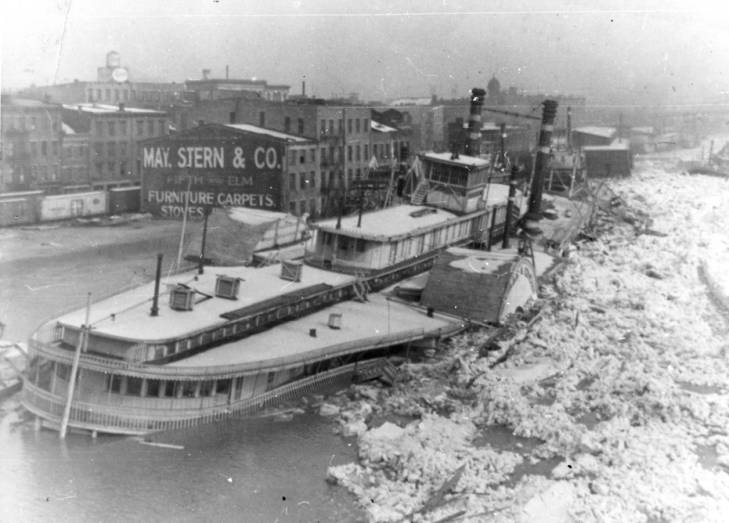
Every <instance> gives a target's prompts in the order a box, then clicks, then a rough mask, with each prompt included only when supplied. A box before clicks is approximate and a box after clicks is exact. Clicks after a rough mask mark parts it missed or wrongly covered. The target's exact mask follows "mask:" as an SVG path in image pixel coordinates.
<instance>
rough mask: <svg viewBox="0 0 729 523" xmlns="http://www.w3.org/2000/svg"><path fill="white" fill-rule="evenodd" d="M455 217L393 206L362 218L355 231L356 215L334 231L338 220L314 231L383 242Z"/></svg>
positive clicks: (432, 209) (432, 210) (430, 209)
mask: <svg viewBox="0 0 729 523" xmlns="http://www.w3.org/2000/svg"><path fill="white" fill-rule="evenodd" d="M454 218H456V215H455V214H454V213H452V212H449V211H444V210H443V209H436V208H435V207H427V206H424V205H408V204H403V205H395V206H393V207H385V208H384V209H377V210H375V211H371V212H366V213H363V214H362V224H361V227H357V221H358V220H359V217H358V216H357V215H352V216H343V217H342V221H341V227H340V228H339V229H337V218H330V219H327V220H322V221H319V222H316V223H315V224H314V228H316V229H321V230H323V231H327V232H331V233H333V234H341V235H344V236H350V237H353V238H366V239H373V240H378V241H386V240H390V239H393V238H396V237H398V236H402V235H407V234H414V233H415V232H416V231H418V230H421V229H425V228H429V227H432V226H435V225H439V224H443V223H446V222H448V221H450V220H453V219H454Z"/></svg>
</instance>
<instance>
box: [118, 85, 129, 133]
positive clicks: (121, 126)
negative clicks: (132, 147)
mask: <svg viewBox="0 0 729 523" xmlns="http://www.w3.org/2000/svg"><path fill="white" fill-rule="evenodd" d="M124 92H126V91H124ZM119 134H121V135H122V136H126V135H127V121H126V120H120V121H119Z"/></svg>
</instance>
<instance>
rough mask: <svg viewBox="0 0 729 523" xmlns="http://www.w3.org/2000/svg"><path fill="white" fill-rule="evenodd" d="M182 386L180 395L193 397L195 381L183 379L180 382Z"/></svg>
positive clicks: (195, 386) (195, 387)
mask: <svg viewBox="0 0 729 523" xmlns="http://www.w3.org/2000/svg"><path fill="white" fill-rule="evenodd" d="M180 385H181V386H182V397H183V398H194V397H195V389H197V382H196V381H183V382H181V383H180Z"/></svg>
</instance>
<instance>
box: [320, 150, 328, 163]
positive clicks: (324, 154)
mask: <svg viewBox="0 0 729 523" xmlns="http://www.w3.org/2000/svg"><path fill="white" fill-rule="evenodd" d="M320 156H321V163H323V164H324V163H327V149H326V147H322V148H321V153H320Z"/></svg>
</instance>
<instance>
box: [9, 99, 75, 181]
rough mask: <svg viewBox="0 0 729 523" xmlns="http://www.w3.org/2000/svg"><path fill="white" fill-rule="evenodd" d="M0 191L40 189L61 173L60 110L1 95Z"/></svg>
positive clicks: (44, 104) (35, 101) (39, 103)
mask: <svg viewBox="0 0 729 523" xmlns="http://www.w3.org/2000/svg"><path fill="white" fill-rule="evenodd" d="M1 105H2V110H1V113H2V121H1V123H0V129H1V130H2V158H1V159H0V191H18V190H28V189H41V188H45V187H47V186H52V185H54V184H57V183H58V182H59V176H60V174H61V139H62V135H61V107H60V106H59V105H54V104H48V103H43V102H40V101H37V100H26V99H20V98H15V97H12V96H7V95H3V96H2V104H1Z"/></svg>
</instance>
